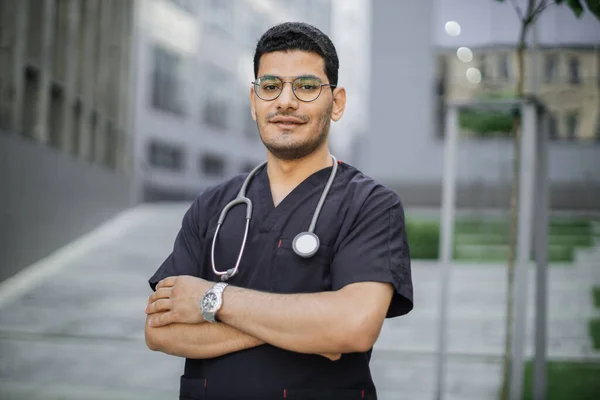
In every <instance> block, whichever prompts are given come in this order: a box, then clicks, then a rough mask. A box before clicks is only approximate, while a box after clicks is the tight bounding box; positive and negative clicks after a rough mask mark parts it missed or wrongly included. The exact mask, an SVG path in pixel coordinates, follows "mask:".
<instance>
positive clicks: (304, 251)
mask: <svg viewBox="0 0 600 400" xmlns="http://www.w3.org/2000/svg"><path fill="white" fill-rule="evenodd" d="M292 247H293V249H294V252H295V253H296V254H298V255H299V256H300V257H304V258H309V257H312V256H314V255H315V253H316V252H317V250H319V237H318V236H317V235H315V234H314V233H312V232H300V233H299V234H297V235H296V237H295V238H294V241H293V242H292Z"/></svg>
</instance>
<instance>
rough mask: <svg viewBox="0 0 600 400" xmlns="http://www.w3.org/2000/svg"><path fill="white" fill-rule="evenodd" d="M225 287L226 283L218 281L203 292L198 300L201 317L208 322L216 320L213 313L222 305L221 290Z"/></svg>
mask: <svg viewBox="0 0 600 400" xmlns="http://www.w3.org/2000/svg"><path fill="white" fill-rule="evenodd" d="M226 287H227V283H224V282H219V283H217V284H216V285H215V286H213V287H212V288H210V289H209V290H207V291H206V293H204V296H202V300H201V301H200V309H201V310H202V317H203V318H204V320H205V321H208V322H217V320H216V319H215V314H216V313H217V311H219V309H220V308H221V306H222V305H223V291H224V290H225V288H226Z"/></svg>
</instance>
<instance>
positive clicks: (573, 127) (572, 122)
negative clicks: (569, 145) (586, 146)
mask: <svg viewBox="0 0 600 400" xmlns="http://www.w3.org/2000/svg"><path fill="white" fill-rule="evenodd" d="M578 122H579V114H578V113H577V111H573V112H571V113H569V114H568V115H567V138H569V139H575V138H577V125H578Z"/></svg>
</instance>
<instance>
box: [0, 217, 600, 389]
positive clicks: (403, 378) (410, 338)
mask: <svg viewBox="0 0 600 400" xmlns="http://www.w3.org/2000/svg"><path fill="white" fill-rule="evenodd" d="M183 211H184V208H182V206H179V205H164V206H162V205H161V206H144V207H140V208H138V209H136V210H133V211H130V212H126V213H124V214H122V215H120V216H119V217H118V218H116V219H115V220H114V221H111V222H110V223H109V224H107V225H105V226H102V227H100V228H99V229H98V230H97V231H96V232H94V233H93V234H91V235H89V236H88V237H85V238H82V239H81V240H79V241H77V242H75V243H73V244H72V245H70V246H68V247H67V248H65V249H63V250H61V251H59V252H57V253H56V254H55V255H53V256H52V257H49V258H48V259H46V260H43V261H41V262H39V263H38V264H36V265H34V266H32V267H31V268H30V269H28V270H27V271H26V272H24V273H23V274H21V276H19V277H18V278H16V279H13V280H9V281H7V282H5V283H3V284H2V285H0V354H1V356H0V399H2V400H8V399H11V400H12V399H19V400H21V399H28V400H38V399H44V400H46V399H48V400H50V399H52V400H58V399H68V400H91V399H98V400H100V399H102V400H107V399H119V400H129V399H140V400H141V399H144V400H146V399H157V400H158V399H176V398H177V387H178V379H179V376H180V374H181V368H182V360H181V359H177V358H174V357H169V356H166V355H163V354H160V353H154V352H151V351H149V350H148V349H147V348H146V347H145V344H144V339H143V325H144V318H145V316H144V313H143V307H144V305H145V303H146V300H147V297H148V295H149V293H150V289H149V288H148V285H147V283H146V280H147V278H148V276H150V275H151V274H152V273H153V272H154V270H155V269H156V267H157V265H158V264H159V263H160V262H161V261H162V260H163V259H164V257H165V256H166V254H168V252H169V251H170V248H171V246H172V242H173V238H174V235H175V233H176V231H177V229H178V227H179V223H180V220H181V217H182V215H183ZM599 260H600V250H599V249H591V250H589V251H586V252H582V253H581V256H580V258H579V259H578V260H577V263H576V265H574V266H556V267H553V268H552V269H551V274H550V293H551V295H550V296H549V313H550V315H549V355H550V357H552V358H590V357H596V358H600V357H598V355H597V353H595V352H594V351H593V350H591V343H590V339H589V337H588V333H587V319H588V318H589V317H590V316H593V315H598V313H597V312H596V311H595V310H594V309H593V307H592V305H591V294H590V291H589V288H590V287H591V285H592V284H593V283H594V282H600V276H599V275H598V271H600V269H598V268H597V267H598V265H597V264H598V262H599ZM413 271H414V272H413V273H414V285H415V296H416V299H415V301H416V308H415V310H414V311H413V312H412V313H411V314H409V315H408V316H406V317H403V318H399V319H396V320H391V321H387V322H386V324H385V326H384V329H383V331H382V333H381V336H380V338H379V340H378V342H377V344H376V347H375V351H374V355H373V361H372V369H373V374H374V379H375V381H376V383H377V385H378V391H379V393H380V399H381V400H401V399H410V400H420V399H423V400H430V399H432V394H433V393H432V390H433V386H434V374H433V372H434V367H435V343H436V327H437V325H436V322H437V305H438V297H437V296H438V293H439V281H438V277H439V271H440V267H439V266H438V265H437V264H435V263H422V262H414V264H413ZM532 278H533V277H532ZM530 282H533V280H532V279H530ZM530 292H531V293H530V294H531V297H532V298H533V290H531V291H530ZM504 295H505V273H504V271H503V266H489V265H486V266H477V265H456V266H455V267H454V273H453V276H452V282H451V298H450V303H449V307H450V313H451V314H450V321H449V351H450V356H449V361H448V366H447V385H446V394H447V396H446V397H445V399H447V400H454V399H456V400H458V399H461V400H469V399H473V400H485V399H494V398H495V394H496V392H497V389H498V387H499V385H500V374H501V369H502V365H501V362H500V355H501V354H502V344H503V333H502V332H503V326H504ZM529 316H530V317H531V316H532V309H531V308H530V312H529ZM532 327H533V325H532V323H531V321H530V324H529V328H530V329H529V330H530V331H531V328H532ZM531 349H532V347H531V345H530V346H529V352H530V353H531Z"/></svg>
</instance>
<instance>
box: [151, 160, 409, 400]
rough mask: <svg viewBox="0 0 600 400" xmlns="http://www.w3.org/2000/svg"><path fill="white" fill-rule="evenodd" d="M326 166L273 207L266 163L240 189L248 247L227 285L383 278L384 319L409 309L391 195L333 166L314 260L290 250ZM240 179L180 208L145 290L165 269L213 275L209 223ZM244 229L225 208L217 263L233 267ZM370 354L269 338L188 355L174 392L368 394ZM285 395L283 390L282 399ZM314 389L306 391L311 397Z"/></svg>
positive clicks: (281, 288)
mask: <svg viewBox="0 0 600 400" xmlns="http://www.w3.org/2000/svg"><path fill="white" fill-rule="evenodd" d="M331 168H332V167H328V168H325V169H322V170H320V171H317V172H316V173H314V174H313V175H311V176H309V177H308V178H307V179H306V180H305V181H303V182H302V183H301V184H300V185H299V186H297V187H296V188H295V189H294V190H293V191H292V192H291V193H290V194H289V195H288V196H287V197H286V198H285V199H284V200H283V201H282V202H281V203H280V204H279V205H278V206H277V207H274V203H273V199H272V195H271V189H270V185H269V178H268V176H267V173H266V168H263V169H262V170H260V171H259V172H258V173H257V174H256V175H255V176H254V178H253V179H252V181H251V183H250V185H249V187H248V190H247V193H246V195H247V196H248V197H249V198H250V200H252V203H253V205H254V207H253V215H252V219H251V223H250V230H249V233H248V239H247V242H246V249H245V250H244V254H243V257H242V260H241V263H240V267H239V271H238V274H237V275H235V276H234V277H232V278H231V279H229V280H228V283H229V284H231V285H235V286H240V287H245V288H250V289H254V290H260V291H265V292H271V293H306V292H321V291H331V290H338V289H341V288H342V287H344V286H345V285H348V284H350V283H354V282H362V281H379V282H388V283H391V284H392V285H393V287H394V289H395V292H394V296H393V299H392V303H391V306H390V308H389V310H388V313H387V317H388V318H391V317H396V316H400V315H404V314H406V313H408V312H409V311H410V310H412V307H413V287H412V278H411V267H410V253H409V247H408V242H407V238H406V231H405V223H404V210H403V208H402V204H401V201H400V199H399V197H398V195H397V194H396V193H394V192H393V191H391V190H390V189H388V188H386V187H384V186H382V185H380V184H378V183H377V182H375V181H374V180H373V179H371V178H369V177H367V176H365V175H364V174H362V173H361V172H360V171H358V170H357V169H355V168H354V167H352V166H350V165H347V164H345V163H341V162H340V165H339V167H338V170H337V174H336V177H335V180H334V181H333V185H332V187H331V190H330V192H329V195H328V196H327V198H326V200H325V203H324V205H323V208H322V210H321V214H320V216H319V219H318V222H317V225H316V229H315V233H316V234H317V235H318V236H319V239H320V243H321V244H320V248H319V250H318V252H317V254H315V255H314V256H313V257H312V258H310V259H304V258H301V257H299V256H297V255H296V254H295V253H294V251H293V249H292V240H293V239H294V237H295V236H296V235H297V234H298V233H299V232H303V231H306V230H308V227H309V225H310V221H311V219H312V216H313V213H314V210H315V208H316V206H317V203H318V201H319V198H320V196H321V193H322V191H323V189H324V187H325V184H326V183H327V180H328V178H329V175H330V172H331ZM245 177H246V174H243V175H239V176H236V177H234V178H233V179H231V180H229V181H227V182H225V183H223V184H221V185H219V186H216V187H213V188H211V189H208V190H207V191H205V192H204V193H202V194H201V195H200V196H199V197H198V198H197V199H196V200H195V201H194V203H193V204H192V205H191V207H190V208H189V209H188V211H187V212H186V214H185V216H184V218H183V222H182V226H181V229H180V231H179V233H178V235H177V237H176V239H175V244H174V248H173V251H172V253H171V254H170V255H169V256H168V257H167V259H166V260H165V261H164V263H163V264H162V265H161V266H160V267H159V268H158V270H157V271H156V273H155V274H154V275H153V276H152V277H151V278H150V280H149V283H150V286H151V287H152V289H154V287H155V286H156V284H157V283H158V282H159V281H160V280H161V279H164V278H166V277H168V276H176V275H193V276H198V277H201V278H203V279H207V280H210V281H213V282H219V281H220V279H219V277H218V276H216V275H215V274H214V273H213V271H212V265H211V261H210V252H211V245H212V239H213V237H214V232H215V229H216V221H217V219H218V217H219V214H220V213H221V210H222V209H223V207H224V206H225V205H226V204H227V203H228V202H229V201H231V200H233V199H234V198H235V197H236V195H237V193H238V191H239V190H240V187H241V185H242V183H243V181H244V179H245ZM244 228H245V207H243V206H236V207H234V208H232V209H231V210H230V212H229V214H228V216H227V219H226V220H225V222H224V224H223V226H222V227H221V230H220V231H219V236H218V238H217V243H216V248H215V263H216V267H217V270H219V271H225V270H227V269H229V268H232V267H234V266H235V262H236V259H237V257H238V252H239V249H240V245H241V242H242V238H243V234H244ZM370 357H371V351H368V352H365V353H352V354H343V355H342V357H341V359H340V360H338V361H335V362H332V361H330V360H328V359H326V358H324V357H322V356H319V355H310V354H299V353H295V352H291V351H287V350H283V349H280V348H277V347H274V346H271V345H268V344H265V345H261V346H258V347H255V348H252V349H248V350H244V351H240V352H236V353H232V354H228V355H225V356H223V357H218V358H214V359H206V360H196V359H187V360H186V363H185V371H184V375H183V376H182V377H181V383H180V385H181V386H180V396H181V397H180V398H181V399H261V400H265V399H283V398H287V399H312V398H314V399H319V400H322V399H336V400H345V399H363V398H364V399H375V398H376V391H375V387H374V384H373V381H372V379H371V373H370V369H369V361H370ZM284 396H285V397H284ZM311 396H313V397H311Z"/></svg>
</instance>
